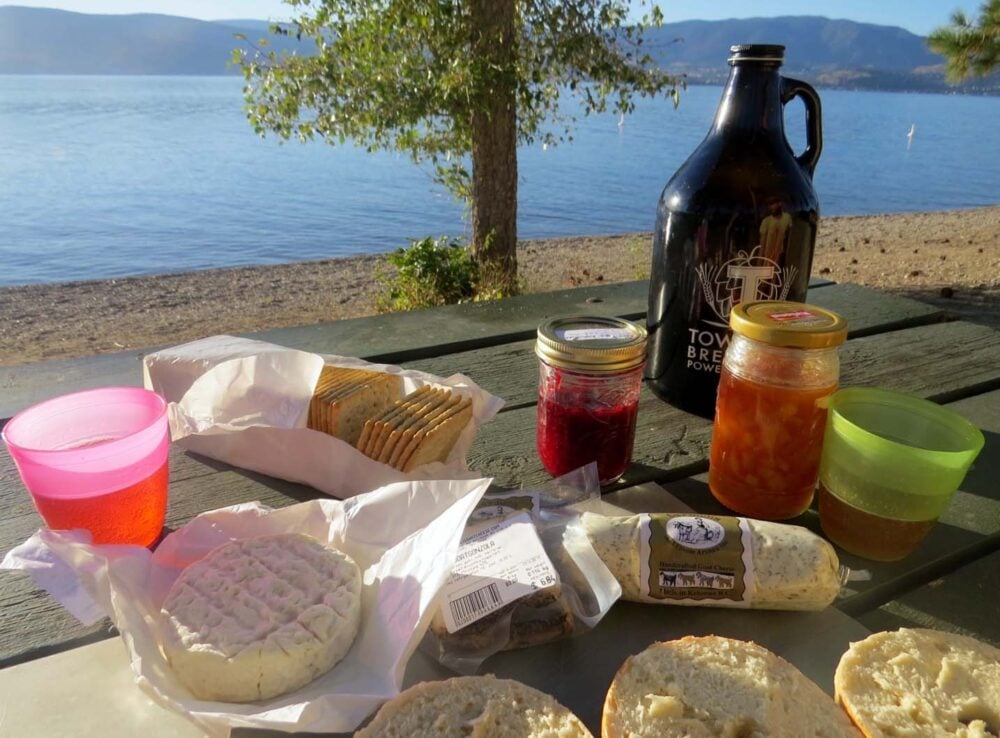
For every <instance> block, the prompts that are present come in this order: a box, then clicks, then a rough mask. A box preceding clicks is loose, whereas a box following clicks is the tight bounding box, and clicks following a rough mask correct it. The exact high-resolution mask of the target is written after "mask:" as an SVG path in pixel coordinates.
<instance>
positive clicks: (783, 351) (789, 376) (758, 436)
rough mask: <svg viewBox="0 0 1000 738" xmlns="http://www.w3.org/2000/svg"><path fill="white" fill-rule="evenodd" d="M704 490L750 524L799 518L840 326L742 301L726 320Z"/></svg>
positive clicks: (818, 311)
mask: <svg viewBox="0 0 1000 738" xmlns="http://www.w3.org/2000/svg"><path fill="white" fill-rule="evenodd" d="M729 325H730V327H731V328H732V331H733V335H732V340H731V341H730V343H729V347H728V348H727V349H726V354H725V356H724V357H723V360H722V374H721V377H720V381H719V395H718V399H717V401H716V405H715V426H714V428H713V431H712V447H711V451H710V454H709V464H710V466H709V471H708V484H709V487H710V488H711V490H712V494H713V495H714V496H715V498H716V499H717V500H719V502H721V503H722V504H723V505H725V506H726V507H728V508H730V509H731V510H735V511H736V512H738V513H740V514H742V515H746V516H749V517H753V518H762V519H766V520H785V519H788V518H794V517H795V516H797V515H799V514H801V513H803V512H805V510H806V509H807V508H808V507H809V505H810V503H811V502H812V499H813V493H814V491H815V487H816V480H817V479H818V477H819V462H820V454H821V451H822V449H823V431H824V429H825V427H826V407H825V403H824V402H821V400H823V398H826V397H828V396H829V395H831V394H833V393H834V392H835V391H836V389H837V384H838V381H839V374H840V362H839V358H838V355H837V349H838V346H840V344H842V343H843V342H844V340H845V339H846V338H847V323H846V322H845V321H844V319H843V318H841V317H840V316H839V315H837V314H836V313H832V312H830V311H829V310H823V309H822V308H818V307H814V306H812V305H805V304H802V303H797V302H782V301H766V302H746V303H741V304H740V305H737V306H736V307H735V308H733V311H732V312H731V313H730V316H729Z"/></svg>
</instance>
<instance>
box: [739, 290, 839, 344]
mask: <svg viewBox="0 0 1000 738" xmlns="http://www.w3.org/2000/svg"><path fill="white" fill-rule="evenodd" d="M729 325H730V327H731V328H732V329H733V331H734V332H735V333H739V334H740V335H743V336H746V337H747V338H752V339H753V340H755V341H761V342H762V343H768V344H771V345H772V346H790V347H794V348H829V347H831V346H839V345H840V344H842V343H843V342H844V340H845V339H846V338H847V321H846V320H844V319H843V318H842V317H840V316H839V315H837V314H836V313H835V312H832V311H830V310H824V309H823V308H820V307H816V306H815V305H806V304H805V303H801V302H783V301H775V300H765V301H758V302H744V303H740V304H739V305H737V306H736V307H734V308H733V310H732V312H731V313H729Z"/></svg>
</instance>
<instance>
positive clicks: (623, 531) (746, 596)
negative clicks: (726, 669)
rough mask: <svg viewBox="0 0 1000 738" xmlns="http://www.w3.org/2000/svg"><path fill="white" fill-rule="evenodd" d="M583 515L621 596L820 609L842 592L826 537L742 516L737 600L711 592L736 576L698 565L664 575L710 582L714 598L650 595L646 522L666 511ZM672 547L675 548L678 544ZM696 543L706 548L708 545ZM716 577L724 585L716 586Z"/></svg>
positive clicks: (707, 588)
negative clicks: (745, 547)
mask: <svg viewBox="0 0 1000 738" xmlns="http://www.w3.org/2000/svg"><path fill="white" fill-rule="evenodd" d="M582 517H583V525H584V528H585V529H586V531H587V535H588V536H589V538H590V541H591V543H592V544H593V546H594V550H595V551H596V552H597V555H598V556H599V557H600V558H601V560H602V561H604V564H605V565H606V566H607V567H608V569H610V570H611V573H612V574H613V575H614V576H615V578H616V579H617V580H618V581H619V583H620V584H621V587H622V599H625V600H631V601H633V602H652V603H657V604H665V605H672V604H673V605H707V606H713V605H714V606H721V607H726V606H729V607H732V606H741V607H751V608H758V609H770V610H822V609H823V608H825V607H826V606H827V605H829V604H830V603H831V602H833V600H834V599H836V597H837V594H838V593H839V591H840V587H841V573H840V562H839V560H838V559H837V554H836V552H835V551H834V550H833V546H831V545H830V544H829V543H827V542H826V541H825V540H823V539H822V538H820V537H819V536H817V535H815V534H814V533H812V532H811V531H809V530H806V529H805V528H801V527H798V526H794V525H784V524H781V523H771V522H767V521H760V520H750V519H745V518H741V519H739V523H738V525H739V526H740V527H741V529H742V530H744V531H747V530H748V535H744V536H743V539H744V540H745V541H748V542H749V552H748V553H749V557H747V555H746V553H745V552H744V553H740V554H737V557H738V558H739V559H741V560H742V564H741V565H743V566H745V568H746V577H745V579H746V582H745V584H746V586H745V592H744V593H743V594H742V595H741V596H740V601H738V602H734V601H733V600H731V599H730V600H726V599H724V598H723V597H722V596H721V595H717V594H716V592H715V588H716V587H719V586H725V583H727V582H728V583H729V584H731V583H732V580H733V579H734V577H733V576H732V575H730V576H728V577H726V576H725V575H718V574H716V575H715V576H714V577H713V576H710V575H711V574H713V573H714V572H711V571H699V570H698V567H697V565H696V564H692V565H690V566H689V567H676V568H677V569H678V572H677V573H671V574H667V576H666V579H667V580H669V583H670V584H672V583H673V582H675V581H676V580H677V578H678V577H680V578H681V580H682V581H683V580H689V581H690V582H691V584H692V587H693V586H695V585H696V584H699V585H700V584H702V583H704V582H711V584H708V585H706V586H705V587H704V593H705V594H706V595H708V596H710V597H715V598H714V599H711V598H708V599H706V598H703V597H702V596H701V595H700V594H698V595H697V596H695V597H694V598H693V599H692V598H685V597H682V596H678V597H676V598H671V597H669V596H668V597H651V596H650V595H649V589H648V585H647V587H643V584H644V581H643V579H644V573H645V574H646V575H648V572H649V569H650V565H649V562H648V561H643V555H644V552H645V553H646V555H647V556H648V548H649V545H648V541H649V539H650V533H649V527H650V522H649V521H650V518H651V517H652V518H653V519H656V520H661V519H664V518H666V517H669V516H657V515H653V516H649V515H632V516H627V517H609V516H605V515H597V514H594V513H584V515H583V516H582ZM677 517H680V516H677ZM688 518H693V519H694V520H697V521H701V520H702V519H704V520H711V521H720V522H722V523H727V524H728V525H730V526H734V527H735V526H737V519H736V518H728V519H727V518H723V517H715V516H698V515H695V514H690V515H688V516H686V517H684V518H682V519H683V520H687V519H688ZM710 525H711V524H710ZM660 527H661V528H662V527H663V526H662V525H661V526H660ZM683 527H685V528H690V526H683ZM714 527H715V528H716V529H718V530H719V531H721V530H722V527H723V526H722V525H719V524H717V523H716V524H714ZM665 548H666V549H667V550H669V548H670V547H669V546H667V547H665ZM674 548H676V549H678V550H679V549H680V548H681V546H674ZM699 548H702V549H704V548H706V546H705V545H702V546H699ZM698 553H699V554H701V553H703V552H702V551H699V552H698ZM685 568H686V569H687V570H684V569H685ZM692 569H693V570H692ZM681 570H684V571H681ZM735 579H736V580H737V581H738V582H739V581H740V580H741V576H740V575H739V574H737V575H736V577H735ZM719 581H721V582H723V584H722V585H720V584H719V583H718V582H719ZM664 591H666V590H664ZM692 591H694V590H692V589H688V590H685V592H687V593H690V592H692Z"/></svg>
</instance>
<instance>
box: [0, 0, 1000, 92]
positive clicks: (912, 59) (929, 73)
mask: <svg viewBox="0 0 1000 738" xmlns="http://www.w3.org/2000/svg"><path fill="white" fill-rule="evenodd" d="M237 34H244V35H246V37H247V41H243V40H240V39H239V38H238V37H237ZM265 36H268V38H269V48H270V49H275V50H278V51H294V50H296V49H298V50H299V51H300V52H301V53H309V51H308V50H309V48H310V46H309V44H306V43H302V44H300V43H299V42H297V41H295V40H294V39H289V38H286V37H281V36H270V35H269V34H268V23H267V22H266V21H261V20H247V19H241V20H226V21H200V20H195V19H192V18H180V17H176V16H169V15H153V14H139V15H88V14H83V13H71V12H67V11H63V10H53V9H46V8H26V7H18V6H12V5H8V6H0V74H126V75H128V74H131V75H135V74H172V75H218V74H232V73H235V71H236V70H234V69H233V68H232V67H231V66H230V65H229V59H230V57H231V55H232V50H233V49H234V48H237V47H240V46H246V45H247V43H248V42H255V41H256V40H257V39H259V38H262V37H265ZM646 38H647V41H646V44H645V45H644V48H645V49H646V50H647V51H648V52H649V53H651V54H652V55H653V57H654V58H655V59H656V60H657V62H658V63H660V64H661V65H663V66H664V67H666V68H668V69H670V70H671V71H674V72H676V73H678V74H683V75H685V78H686V79H687V81H688V82H689V83H692V84H699V83H721V82H722V81H724V80H725V78H726V75H727V73H728V68H727V66H726V57H727V56H728V49H729V46H730V45H731V44H734V43H781V44H784V45H785V46H786V47H787V50H786V63H785V67H784V72H785V73H787V74H789V75H793V76H798V77H800V78H803V79H805V80H807V81H810V82H813V83H814V84H816V85H818V86H821V87H828V88H829V87H840V88H851V89H879V90H909V91H917V92H954V91H958V92H966V93H978V94H1000V75H993V76H991V77H988V78H986V79H980V80H974V81H971V82H967V83H965V84H963V85H960V86H958V87H953V86H950V85H948V84H947V83H946V82H945V79H944V64H943V60H942V59H941V57H939V56H938V55H936V54H934V53H932V52H931V51H930V50H928V48H927V46H926V43H925V40H924V39H923V38H922V37H920V36H917V35H915V34H913V33H910V32H909V31H906V30H904V29H902V28H897V27H894V26H877V25H872V24H869V23H856V22H854V21H848V20H830V19H828V18H821V17H817V16H785V17H779V18H746V19H731V20H720V21H683V22H678V23H670V24H668V25H666V26H664V27H663V28H659V29H652V30H650V31H649V32H647V36H646Z"/></svg>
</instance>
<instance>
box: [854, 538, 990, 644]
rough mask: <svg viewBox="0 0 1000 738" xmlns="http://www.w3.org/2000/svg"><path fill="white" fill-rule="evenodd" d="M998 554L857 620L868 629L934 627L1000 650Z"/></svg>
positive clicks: (986, 557)
mask: <svg viewBox="0 0 1000 738" xmlns="http://www.w3.org/2000/svg"><path fill="white" fill-rule="evenodd" d="M998 592H1000V551H998V552H994V553H992V554H990V555H988V556H984V557H983V558H981V559H978V560H976V561H973V562H971V563H969V564H966V565H965V566H963V567H961V568H960V569H958V570H957V571H951V572H948V573H946V574H944V575H943V576H942V577H940V578H939V579H934V580H933V581H930V582H928V583H926V584H924V585H923V586H921V587H919V588H917V589H915V590H913V591H912V592H909V593H907V594H905V595H903V596H902V597H899V598H898V599H895V600H893V601H892V602H887V603H886V604H884V605H882V606H881V607H879V608H877V609H875V610H870V611H868V612H864V613H859V614H858V615H857V619H858V620H860V621H861V623H863V624H864V625H865V626H867V627H868V628H869V629H871V630H895V629H896V628H933V629H934V630H944V631H948V632H951V633H961V634H963V635H969V636H972V637H974V638H978V639H980V640H983V641H986V642H987V643H992V644H993V645H994V646H997V647H1000V629H998V626H997V607H996V605H997V593H998Z"/></svg>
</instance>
